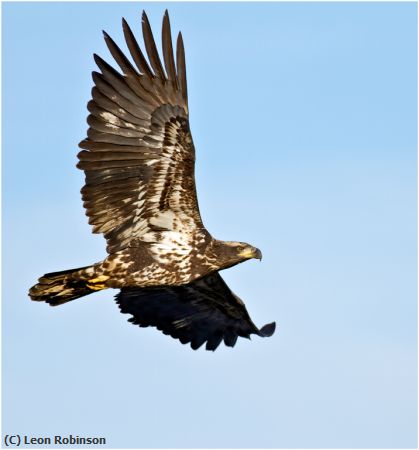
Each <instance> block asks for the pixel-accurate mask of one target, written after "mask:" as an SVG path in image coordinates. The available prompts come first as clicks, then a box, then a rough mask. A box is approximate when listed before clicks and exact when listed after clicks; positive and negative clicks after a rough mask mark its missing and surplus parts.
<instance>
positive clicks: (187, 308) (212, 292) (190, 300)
mask: <svg viewBox="0 0 419 450" xmlns="http://www.w3.org/2000/svg"><path fill="white" fill-rule="evenodd" d="M116 301H117V303H118V304H119V308H120V309H121V312H122V313H124V314H132V316H133V317H132V318H131V319H129V322H132V323H133V324H136V325H139V326H140V327H148V326H153V327H156V328H158V329H159V330H161V331H163V333H164V334H169V335H170V336H172V337H174V338H175V339H179V340H180V342H182V344H186V343H188V342H190V343H191V347H192V348H193V349H194V350H196V349H197V348H199V347H200V346H201V345H202V344H203V343H204V342H206V343H207V344H206V349H207V350H215V349H216V348H217V347H218V345H219V344H220V342H221V341H222V340H224V343H225V344H226V345H227V346H229V347H233V346H234V345H235V343H236V341H237V337H238V336H241V337H245V338H249V337H250V335H251V334H257V335H259V336H262V337H266V336H271V335H272V334H273V333H274V331H275V322H273V323H270V324H268V325H265V326H264V327H262V328H261V329H258V328H257V327H256V325H255V324H254V323H253V322H252V320H251V319H250V317H249V314H248V313H247V311H246V308H245V306H244V303H243V302H242V301H241V300H240V299H239V298H238V297H237V296H236V295H235V294H234V293H233V292H232V291H231V290H230V289H229V287H228V286H227V284H226V283H225V282H224V280H223V279H222V278H221V276H220V274H219V273H218V272H213V273H211V274H209V275H207V276H205V277H203V278H200V279H198V280H196V281H193V282H192V283H189V284H187V285H182V286H159V287H148V288H124V289H122V290H121V292H120V293H119V294H118V295H117V296H116Z"/></svg>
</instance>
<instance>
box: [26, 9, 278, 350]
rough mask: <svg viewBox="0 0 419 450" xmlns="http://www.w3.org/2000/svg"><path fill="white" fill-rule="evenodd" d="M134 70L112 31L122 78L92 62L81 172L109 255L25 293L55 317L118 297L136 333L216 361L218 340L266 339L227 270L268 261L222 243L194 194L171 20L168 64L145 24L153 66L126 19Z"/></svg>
mask: <svg viewBox="0 0 419 450" xmlns="http://www.w3.org/2000/svg"><path fill="white" fill-rule="evenodd" d="M123 30H124V35H125V40H126V43H127V46H128V49H129V53H130V55H131V58H132V60H133V62H134V64H135V65H133V63H132V62H131V61H130V60H129V59H128V58H127V57H126V56H125V54H124V53H123V52H122V50H121V49H120V48H119V47H118V46H117V45H116V43H115V42H114V41H113V40H112V39H111V38H110V37H109V36H108V35H107V34H106V33H105V32H104V35H105V41H106V44H107V46H108V48H109V50H110V52H111V54H112V56H113V58H114V59H115V61H116V62H117V64H118V65H119V67H120V69H121V72H122V73H120V72H118V71H117V70H115V69H114V68H113V67H112V66H110V65H109V64H108V63H107V62H105V61H104V60H103V59H102V58H100V57H99V56H97V55H94V58H95V61H96V64H97V65H98V67H99V69H100V72H93V74H92V77H93V81H94V87H93V89H92V99H91V100H90V101H89V103H88V105H87V108H88V110H89V113H90V114H89V116H88V118H87V123H88V125H89V129H88V131H87V138H86V139H84V140H82V141H81V142H80V144H79V146H80V148H81V149H82V150H81V151H80V152H79V154H78V158H79V163H78V165H77V167H78V168H79V169H81V170H83V171H84V173H85V177H86V178H85V185H84V187H83V188H82V190H81V194H82V200H83V205H84V207H85V209H86V215H87V216H88V217H89V223H90V224H91V225H92V226H93V232H94V233H101V234H103V235H104V237H105V239H106V241H107V248H106V249H107V252H108V256H107V257H106V258H105V259H104V260H103V261H101V262H99V263H96V264H93V265H91V266H86V267H81V268H78V269H71V270H65V271H61V272H54V273H48V274H46V275H44V276H43V277H41V278H40V279H39V280H38V283H37V284H36V285H34V286H33V287H32V288H31V289H30V290H29V295H30V297H31V299H32V300H35V301H45V302H47V303H49V304H50V305H52V306H56V305H61V304H63V303H67V302H69V301H71V300H74V299H76V298H79V297H82V296H85V295H88V294H91V293H93V292H96V291H99V290H103V289H107V288H116V289H120V293H119V294H118V295H117V297H116V301H117V303H118V305H119V307H120V309H121V312H122V313H128V314H131V315H132V316H133V317H132V318H131V319H130V321H131V322H133V323H135V324H138V325H140V326H155V327H157V328H158V329H160V330H161V331H163V333H165V334H169V335H171V336H172V337H175V338H177V339H179V340H180V341H181V342H182V343H190V345H191V347H192V348H193V349H196V348H198V347H200V346H201V345H202V344H204V343H205V342H206V348H207V349H208V350H215V349H216V348H217V346H218V345H219V344H220V342H221V341H222V340H224V342H225V344H226V345H227V346H234V344H235V342H236V340H237V337H238V336H242V337H249V336H250V334H252V333H253V334H257V335H259V336H270V335H271V334H272V333H273V332H274V330H275V324H274V323H272V324H268V325H265V326H264V327H262V328H261V329H259V328H257V327H256V326H255V325H254V324H253V322H252V321H251V319H250V317H249V315H248V313H247V311H246V308H245V306H244V303H243V302H242V301H241V300H240V299H239V298H238V297H237V296H236V295H235V294H233V292H231V290H230V289H229V288H228V286H227V285H226V284H225V282H224V281H223V280H222V278H221V276H220V275H219V271H220V270H223V269H226V268H228V267H231V266H234V265H236V264H239V263H241V262H243V261H245V260H247V259H251V258H257V259H261V252H260V250H258V249H257V248H255V247H253V246H251V245H249V244H247V243H243V242H234V241H233V242H231V241H221V240H217V239H214V238H213V237H212V236H211V235H210V233H209V232H208V231H207V230H206V228H205V226H204V224H203V222H202V219H201V215H200V211H199V207H198V200H197V194H196V188H195V174H194V173H195V147H194V143H193V139H192V134H191V131H190V127H189V109H188V97H187V84H186V66H185V53H184V46H183V39H182V35H181V34H180V33H179V35H178V39H177V42H176V56H175V55H174V49H173V44H172V38H171V31H170V22H169V17H168V13H167V11H166V13H165V15H164V18H163V27H162V55H163V63H162V60H161V59H160V56H159V53H158V51H157V47H156V44H155V41H154V37H153V34H152V32H151V28H150V24H149V22H148V18H147V16H146V14H145V13H143V16H142V31H143V37H144V44H145V48H146V53H147V56H148V61H147V59H146V57H145V56H144V53H143V52H142V50H141V48H140V46H139V45H138V43H137V41H136V39H135V37H134V34H133V32H132V31H131V28H130V27H129V26H128V24H127V22H126V21H125V20H124V19H123Z"/></svg>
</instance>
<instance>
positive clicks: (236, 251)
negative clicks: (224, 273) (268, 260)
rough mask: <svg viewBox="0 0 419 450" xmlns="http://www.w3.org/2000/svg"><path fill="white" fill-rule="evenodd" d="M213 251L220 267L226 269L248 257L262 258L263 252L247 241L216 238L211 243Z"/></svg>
mask: <svg viewBox="0 0 419 450" xmlns="http://www.w3.org/2000/svg"><path fill="white" fill-rule="evenodd" d="M211 253H212V254H213V256H214V257H215V258H214V259H215V260H216V261H217V262H218V264H219V265H220V267H219V268H220V269H226V268H227V267H231V266H234V265H236V264H239V263H241V262H243V261H246V260H247V259H252V258H255V259H259V260H261V259H262V252H261V251H260V250H259V249H258V248H256V247H253V246H252V245H250V244H247V243H246V242H231V241H218V240H214V241H213V242H212V245H211Z"/></svg>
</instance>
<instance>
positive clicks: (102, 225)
mask: <svg viewBox="0 0 419 450" xmlns="http://www.w3.org/2000/svg"><path fill="white" fill-rule="evenodd" d="M122 23H123V30H124V35H125V39H126V43H127V46H128V49H129V51H130V54H131V56H132V58H133V60H134V63H135V65H136V66H137V68H136V67H134V65H133V64H132V63H131V62H130V60H129V59H128V58H127V57H126V56H125V55H124V53H123V52H122V50H121V49H120V48H119V47H118V45H117V44H116V43H115V42H114V41H113V39H112V38H111V37H110V36H109V35H108V34H107V33H105V32H104V37H105V41H106V44H107V46H108V48H109V51H110V53H111V55H112V56H113V58H114V59H115V61H116V63H117V64H118V66H119V68H120V70H121V71H122V74H121V73H120V72H118V71H117V70H116V69H114V68H113V67H112V66H111V65H110V64H108V63H107V62H106V61H104V60H103V59H102V58H101V57H100V56H98V55H94V59H95V62H96V64H97V66H98V67H99V69H100V72H93V73H92V77H93V81H94V83H95V86H94V87H93V89H92V100H90V101H89V103H88V110H89V112H90V114H89V116H88V118H87V123H88V125H89V129H88V131H87V139H84V140H82V141H81V142H80V144H79V147H80V148H81V149H82V150H81V151H80V152H79V155H78V158H79V163H78V165H77V166H78V167H79V168H80V169H82V170H84V171H85V174H86V184H85V186H84V187H83V189H82V197H83V201H84V206H85V208H86V214H87V215H88V217H89V223H90V224H91V225H93V231H94V232H95V233H104V235H105V238H106V239H107V242H108V247H107V249H108V252H110V253H113V252H115V251H119V250H122V249H123V248H125V247H127V246H128V245H131V246H132V245H135V244H133V243H135V242H137V240H138V239H141V238H142V237H143V236H144V234H146V233H148V232H150V231H153V230H155V227H156V225H155V223H156V218H158V217H160V216H161V214H162V213H165V214H170V215H171V214H172V213H173V216H174V217H175V218H176V220H173V221H168V223H167V226H168V227H175V226H176V227H177V229H176V231H177V232H182V231H183V232H185V231H187V232H190V231H191V228H194V227H195V228H202V227H203V225H202V220H201V217H200V214H199V208H198V202H197V198H196V190H195V180H194V161H195V149H194V146H193V141H192V136H191V133H190V130H189V120H188V107H187V98H186V71H185V61H184V57H185V56H184V49H183V42H182V41H181V38H180V40H179V39H178V42H177V54H176V66H177V68H176V66H175V62H174V61H175V60H174V56H173V48H172V40H171V35H170V23H169V17H168V14H167V12H166V14H165V16H164V18H163V28H162V44H163V45H162V48H163V58H164V64H165V68H166V71H167V76H166V74H165V72H164V68H163V65H162V63H161V59H160V57H159V54H158V51H157V48H156V44H155V41H154V38H153V34H152V32H151V28H150V23H149V21H148V18H147V16H146V15H145V13H144V14H143V16H142V28H143V35H144V42H145V47H146V51H147V55H148V58H149V63H148V62H147V60H146V59H145V57H144V54H143V52H142V51H141V49H140V47H139V45H138V43H137V41H136V39H135V37H134V35H133V33H132V31H131V29H130V28H129V26H128V24H127V23H126V21H125V20H123V22H122ZM137 69H138V70H137ZM168 211H170V213H169V212H168ZM153 223H154V225H153Z"/></svg>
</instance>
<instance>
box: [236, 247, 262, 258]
mask: <svg viewBox="0 0 419 450" xmlns="http://www.w3.org/2000/svg"><path fill="white" fill-rule="evenodd" d="M240 256H241V257H242V258H247V259H251V258H255V259H258V260H259V261H262V252H261V251H260V250H259V249H258V248H256V247H250V246H249V247H248V248H246V249H245V250H243V251H242V252H241V253H240Z"/></svg>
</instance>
